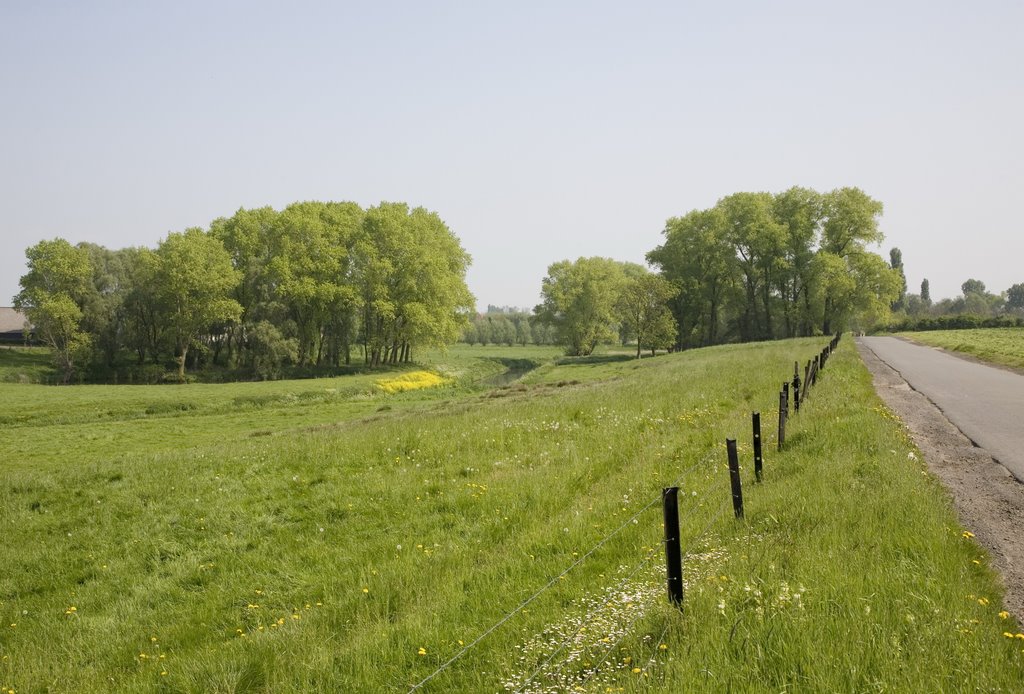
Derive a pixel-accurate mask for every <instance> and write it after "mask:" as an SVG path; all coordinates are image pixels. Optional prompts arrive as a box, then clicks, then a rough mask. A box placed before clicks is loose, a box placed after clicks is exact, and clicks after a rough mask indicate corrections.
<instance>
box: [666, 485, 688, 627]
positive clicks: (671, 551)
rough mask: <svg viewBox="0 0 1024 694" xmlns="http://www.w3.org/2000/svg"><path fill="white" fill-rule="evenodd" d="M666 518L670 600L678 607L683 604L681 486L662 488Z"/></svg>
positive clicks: (667, 572)
mask: <svg viewBox="0 0 1024 694" xmlns="http://www.w3.org/2000/svg"><path fill="white" fill-rule="evenodd" d="M661 504H662V509H663V511H664V518H665V566H666V574H665V575H666V576H667V577H668V600H669V602H671V603H672V604H673V605H675V606H676V607H682V605H683V555H682V551H681V550H680V546H679V487H665V488H664V489H662V490H661Z"/></svg>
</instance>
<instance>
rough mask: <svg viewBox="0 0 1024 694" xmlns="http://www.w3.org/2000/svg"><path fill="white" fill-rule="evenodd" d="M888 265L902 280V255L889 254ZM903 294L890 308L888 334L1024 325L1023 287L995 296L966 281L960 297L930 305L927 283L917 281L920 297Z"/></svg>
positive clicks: (895, 250) (896, 251) (977, 282)
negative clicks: (890, 319) (893, 332)
mask: <svg viewBox="0 0 1024 694" xmlns="http://www.w3.org/2000/svg"><path fill="white" fill-rule="evenodd" d="M889 258H890V261H889V262H890V265H891V266H892V267H893V269H895V270H897V271H898V272H899V273H900V275H901V276H903V254H902V252H901V251H900V249H898V248H893V249H892V250H890V251H889ZM903 287H904V291H903V292H902V293H901V294H900V296H899V298H898V299H897V301H896V302H895V303H894V304H893V306H892V308H893V315H892V321H891V323H890V325H889V328H890V329H892V330H943V329H955V328H978V327H997V326H1020V325H1024V283H1018V284H1014V285H1013V286H1011V287H1010V288H1009V289H1007V290H1006V291H1004V292H1000V293H998V294H995V293H992V292H989V291H988V289H987V287H986V286H985V283H984V282H982V281H981V280H978V279H974V278H971V279H967V280H965V281H964V283H963V284H961V285H960V291H961V294H960V295H959V296H956V297H952V298H945V299H941V300H939V301H936V302H933V301H932V297H931V287H930V285H929V283H928V279H927V278H925V279H924V280H922V281H921V290H920V293H907V292H906V280H904V282H903Z"/></svg>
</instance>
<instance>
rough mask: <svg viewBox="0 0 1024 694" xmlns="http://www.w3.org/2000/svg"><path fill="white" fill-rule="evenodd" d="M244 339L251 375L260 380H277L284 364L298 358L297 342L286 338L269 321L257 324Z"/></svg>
mask: <svg viewBox="0 0 1024 694" xmlns="http://www.w3.org/2000/svg"><path fill="white" fill-rule="evenodd" d="M246 337H247V340H248V343H249V344H248V347H249V354H250V355H251V366H252V370H253V373H254V374H255V375H256V377H257V378H259V379H261V380H264V381H266V380H270V379H274V378H279V377H280V376H281V367H282V366H283V365H284V364H285V362H293V361H295V360H296V359H297V358H298V353H299V345H298V340H296V339H295V338H286V337H285V336H284V335H283V334H282V333H281V331H280V330H278V328H277V326H275V325H274V324H273V323H271V322H270V321H265V320H261V321H259V322H257V323H256V324H255V325H253V326H252V329H251V330H250V331H249V332H248V334H247V335H246Z"/></svg>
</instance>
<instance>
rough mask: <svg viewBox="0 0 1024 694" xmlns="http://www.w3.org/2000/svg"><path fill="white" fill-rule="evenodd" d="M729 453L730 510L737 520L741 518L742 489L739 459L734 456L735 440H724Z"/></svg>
mask: <svg viewBox="0 0 1024 694" xmlns="http://www.w3.org/2000/svg"><path fill="white" fill-rule="evenodd" d="M725 447H726V449H727V450H728V451H729V481H730V482H731V483H732V510H733V512H734V513H735V514H736V517H737V518H743V487H742V486H741V483H740V459H739V457H738V456H737V454H736V439H726V440H725Z"/></svg>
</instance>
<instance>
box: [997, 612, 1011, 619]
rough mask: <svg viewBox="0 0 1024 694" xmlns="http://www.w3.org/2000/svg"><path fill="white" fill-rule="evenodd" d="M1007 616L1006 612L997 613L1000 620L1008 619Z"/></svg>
mask: <svg viewBox="0 0 1024 694" xmlns="http://www.w3.org/2000/svg"><path fill="white" fill-rule="evenodd" d="M1009 616H1010V613H1009V612H1007V611H1006V610H1003V611H1002V612H1000V613H999V618H1000V619H1006V618H1008V617H1009Z"/></svg>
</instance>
